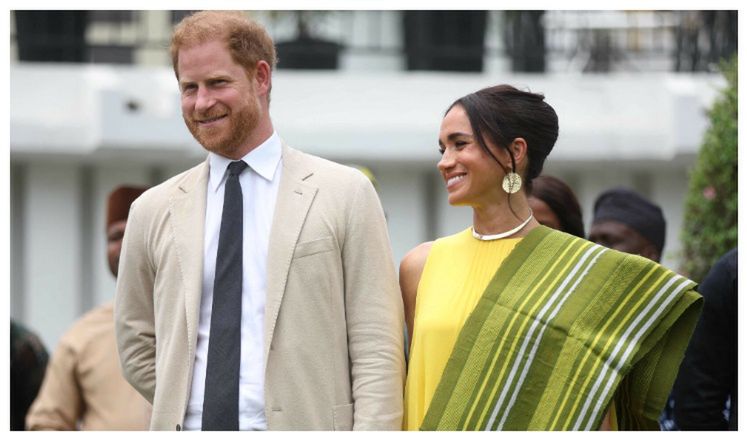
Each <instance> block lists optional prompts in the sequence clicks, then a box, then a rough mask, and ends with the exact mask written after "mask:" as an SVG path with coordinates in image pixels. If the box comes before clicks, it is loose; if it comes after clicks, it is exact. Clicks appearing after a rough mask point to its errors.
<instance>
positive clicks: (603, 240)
mask: <svg viewBox="0 0 747 441" xmlns="http://www.w3.org/2000/svg"><path fill="white" fill-rule="evenodd" d="M666 228H667V224H666V221H665V220H664V214H663V213H662V210H661V208H660V207H659V206H658V205H656V204H654V203H652V202H650V201H648V200H646V199H645V198H643V197H642V196H641V195H639V194H638V193H636V192H634V191H632V190H628V189H625V188H615V189H611V190H607V191H605V192H604V193H602V194H600V195H599V196H598V197H597V200H596V202H594V220H592V223H591V230H590V231H589V240H590V241H592V242H596V243H598V244H600V245H604V246H606V247H608V248H612V249H615V250H618V251H623V252H626V253H630V254H637V255H639V256H643V257H646V258H648V259H651V260H653V261H654V262H659V261H660V260H661V254H662V250H663V249H664V238H665V236H666ZM673 368H674V369H677V366H674V367H673ZM659 426H660V428H661V429H662V430H676V424H675V421H674V401H673V399H672V396H671V395H670V396H669V399H668V400H667V402H666V404H665V405H664V410H663V411H662V413H661V416H660V417H659Z"/></svg>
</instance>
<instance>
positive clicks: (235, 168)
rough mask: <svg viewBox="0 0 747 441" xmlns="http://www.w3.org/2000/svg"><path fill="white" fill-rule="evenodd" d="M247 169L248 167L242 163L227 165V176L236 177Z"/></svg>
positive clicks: (234, 162)
mask: <svg viewBox="0 0 747 441" xmlns="http://www.w3.org/2000/svg"><path fill="white" fill-rule="evenodd" d="M247 167H248V165H247V163H246V162H244V161H233V162H232V163H230V164H228V175H229V176H238V175H240V174H241V172H243V171H244V169H245V168H247Z"/></svg>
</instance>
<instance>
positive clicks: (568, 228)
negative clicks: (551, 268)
mask: <svg viewBox="0 0 747 441" xmlns="http://www.w3.org/2000/svg"><path fill="white" fill-rule="evenodd" d="M528 201H529V207H530V208H531V209H532V214H533V215H534V218H535V219H537V222H539V223H540V224H542V225H544V226H546V227H550V228H554V229H556V230H560V231H564V232H566V233H568V234H572V235H574V236H577V237H580V238H585V237H586V234H585V233H584V219H583V215H582V213H581V205H580V204H579V203H578V199H576V195H575V194H574V193H573V190H571V187H569V186H568V184H566V183H565V182H563V181H562V180H561V179H559V178H556V177H555V176H549V175H540V176H537V177H536V178H535V179H534V180H532V186H531V188H530V189H529V198H528Z"/></svg>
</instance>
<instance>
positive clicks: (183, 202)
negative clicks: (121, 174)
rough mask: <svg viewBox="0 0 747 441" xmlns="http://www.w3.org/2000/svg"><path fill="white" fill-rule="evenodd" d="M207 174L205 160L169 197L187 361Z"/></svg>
mask: <svg viewBox="0 0 747 441" xmlns="http://www.w3.org/2000/svg"><path fill="white" fill-rule="evenodd" d="M209 172H210V166H209V163H208V161H205V162H204V163H203V164H202V165H200V166H198V167H196V168H195V169H194V173H191V174H189V175H187V176H185V179H184V180H183V182H181V183H180V184H179V186H178V189H177V190H175V191H174V194H173V195H172V196H171V197H170V198H169V205H170V211H171V222H172V225H173V227H174V242H175V245H176V252H177V255H178V257H179V265H180V267H181V275H182V277H183V283H184V296H185V298H184V305H185V316H186V321H187V340H188V344H189V346H188V347H189V357H188V358H187V359H188V360H190V362H192V361H194V352H195V347H196V344H197V327H198V326H199V321H200V300H201V297H202V265H203V262H202V261H203V255H204V252H203V249H204V244H203V242H204V237H205V209H206V204H207V202H206V201H207V199H206V198H207V181H208V175H209Z"/></svg>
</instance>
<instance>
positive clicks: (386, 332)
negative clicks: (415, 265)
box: [342, 173, 405, 430]
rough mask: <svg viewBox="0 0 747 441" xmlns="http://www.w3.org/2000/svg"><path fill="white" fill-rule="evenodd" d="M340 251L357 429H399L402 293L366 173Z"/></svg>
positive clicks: (362, 177)
mask: <svg viewBox="0 0 747 441" xmlns="http://www.w3.org/2000/svg"><path fill="white" fill-rule="evenodd" d="M359 175H360V173H359ZM342 257H343V272H344V277H345V305H346V306H345V309H346V311H345V313H346V320H347V333H348V349H349V353H350V361H351V379H352V394H353V402H354V416H353V430H400V429H401V424H402V413H403V404H402V399H403V386H404V378H405V377H404V375H405V370H404V312H403V306H402V297H401V295H400V292H399V287H398V284H397V278H396V273H395V270H394V261H393V258H392V251H391V246H390V242H389V234H388V231H387V225H386V220H385V219H384V212H383V210H382V208H381V203H380V202H379V198H378V196H377V194H376V191H375V190H374V188H373V186H372V184H371V182H370V181H369V180H368V179H365V177H364V176H362V175H360V179H359V180H358V185H357V188H356V191H355V197H354V200H353V204H352V208H351V211H350V212H349V213H348V219H347V223H346V233H345V242H344V245H343V249H342Z"/></svg>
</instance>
